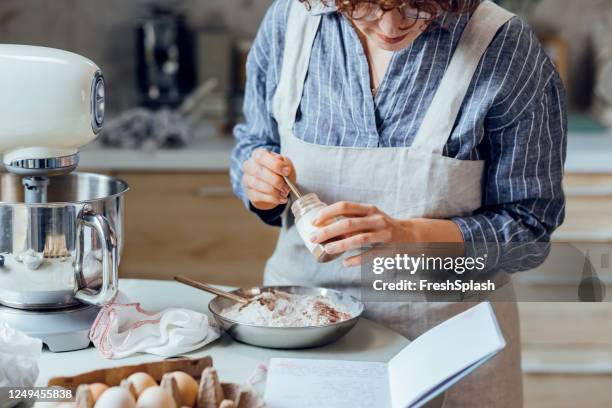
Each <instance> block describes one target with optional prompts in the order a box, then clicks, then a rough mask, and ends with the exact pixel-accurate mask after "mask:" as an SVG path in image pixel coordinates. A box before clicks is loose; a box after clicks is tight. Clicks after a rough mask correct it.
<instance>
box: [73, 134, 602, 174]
mask: <svg viewBox="0 0 612 408" xmlns="http://www.w3.org/2000/svg"><path fill="white" fill-rule="evenodd" d="M233 147H234V139H233V138H232V137H231V136H224V137H211V138H209V139H206V140H201V141H198V142H197V143H195V144H193V145H192V146H190V147H189V148H184V149H174V150H169V149H163V150H157V151H154V152H145V151H142V150H130V149H109V148H102V147H99V146H91V147H87V148H85V149H83V151H82V152H81V162H80V167H81V168H82V169H87V170H94V171H96V170H98V171H101V170H128V171H130V170H131V171H227V170H228V169H229V165H230V154H231V151H232V148H233ZM566 172H568V173H612V130H611V131H609V132H607V133H576V132H574V133H570V135H569V137H568V149H567V161H566Z"/></svg>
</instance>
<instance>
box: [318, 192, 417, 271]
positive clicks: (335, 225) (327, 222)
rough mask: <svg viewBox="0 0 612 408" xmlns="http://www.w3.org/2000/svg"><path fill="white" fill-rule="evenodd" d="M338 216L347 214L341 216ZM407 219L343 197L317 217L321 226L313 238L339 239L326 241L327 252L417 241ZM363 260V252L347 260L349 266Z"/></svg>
mask: <svg viewBox="0 0 612 408" xmlns="http://www.w3.org/2000/svg"><path fill="white" fill-rule="evenodd" d="M338 217H343V218H341V219H337V218H338ZM406 223H407V222H406V221H401V220H397V219H395V218H393V217H390V216H389V215H387V214H385V213H384V212H382V211H381V210H379V209H378V208H376V206H374V205H369V204H360V203H353V202H347V201H340V202H337V203H335V204H332V205H329V206H327V207H325V208H323V209H322V210H321V211H319V214H317V217H316V218H315V220H314V221H313V224H314V225H315V226H318V227H320V229H319V230H318V231H317V232H316V233H314V234H313V235H312V236H311V237H310V238H311V241H312V242H314V243H318V244H320V243H323V242H326V241H329V240H331V239H338V238H341V239H338V240H337V241H334V242H330V243H328V244H326V245H325V252H327V253H329V254H337V253H342V252H346V251H349V250H351V249H359V248H363V247H365V246H369V245H376V244H390V243H399V242H413V241H412V240H413V237H412V234H411V233H410V230H409V228H408V226H407V225H406ZM360 263H361V256H354V257H351V258H348V259H346V260H345V261H344V265H345V266H355V265H359V264H360Z"/></svg>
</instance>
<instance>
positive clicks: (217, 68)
mask: <svg viewBox="0 0 612 408" xmlns="http://www.w3.org/2000/svg"><path fill="white" fill-rule="evenodd" d="M195 38H196V40H195V43H196V61H197V62H196V72H197V82H198V86H202V85H203V84H206V83H214V84H215V87H214V89H213V90H212V92H210V93H208V94H207V95H206V96H205V97H202V98H200V100H199V105H198V106H197V107H195V110H197V114H198V116H199V117H200V118H201V119H202V120H205V121H208V122H211V123H213V124H215V125H216V127H217V128H218V129H219V130H220V131H221V132H222V133H224V132H225V131H227V130H228V127H229V126H231V124H232V122H233V120H232V117H233V116H234V113H233V111H232V109H231V105H230V99H231V97H232V95H233V93H234V78H233V77H234V75H233V71H234V70H233V69H232V49H233V42H232V39H231V36H230V34H229V32H228V31H227V30H225V29H224V28H222V27H220V28H215V29H203V30H200V31H197V32H196V34H195Z"/></svg>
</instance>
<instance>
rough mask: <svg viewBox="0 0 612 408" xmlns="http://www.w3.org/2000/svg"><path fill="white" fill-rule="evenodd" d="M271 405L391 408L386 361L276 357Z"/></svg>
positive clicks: (269, 383) (267, 399) (269, 385)
mask: <svg viewBox="0 0 612 408" xmlns="http://www.w3.org/2000/svg"><path fill="white" fill-rule="evenodd" d="M264 400H265V403H266V407H267V408H321V407H334V408H372V407H377V408H378V407H380V408H390V407H391V401H390V399H389V378H388V369H387V364H386V363H372V362H360V361H339V360H308V359H285V358H273V359H271V360H270V367H269V370H268V379H267V382H266V392H265V396H264Z"/></svg>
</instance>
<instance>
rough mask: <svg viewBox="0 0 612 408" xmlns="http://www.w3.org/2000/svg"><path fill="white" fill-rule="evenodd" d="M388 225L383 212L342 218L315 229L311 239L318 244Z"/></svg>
mask: <svg viewBox="0 0 612 408" xmlns="http://www.w3.org/2000/svg"><path fill="white" fill-rule="evenodd" d="M386 225H387V222H386V218H385V216H384V215H382V214H375V215H369V216H366V217H353V218H342V219H339V220H337V221H335V222H333V223H331V224H329V225H328V226H326V227H323V228H320V229H319V230H317V231H315V232H314V233H313V235H312V236H311V237H310V239H311V241H312V242H313V243H315V244H318V243H322V242H325V241H329V240H330V239H334V238H336V237H340V236H343V235H349V234H350V235H354V234H355V233H357V232H367V231H376V230H380V229H383V228H384V227H385V226H386Z"/></svg>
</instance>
